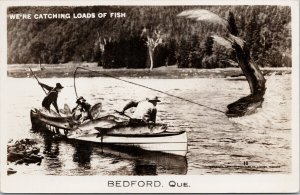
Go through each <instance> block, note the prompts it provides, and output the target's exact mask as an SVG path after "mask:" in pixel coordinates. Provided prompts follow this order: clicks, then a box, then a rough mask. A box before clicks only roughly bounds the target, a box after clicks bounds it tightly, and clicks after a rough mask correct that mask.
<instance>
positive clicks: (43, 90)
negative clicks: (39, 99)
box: [29, 66, 47, 95]
mask: <svg viewBox="0 0 300 195" xmlns="http://www.w3.org/2000/svg"><path fill="white" fill-rule="evenodd" d="M29 69H30V71H31V74H32V75H33V76H34V78H35V79H36V81H37V82H38V83H40V81H39V79H38V78H37V76H36V75H35V74H34V72H33V71H32V70H31V68H30V66H29ZM41 88H42V89H43V91H44V92H45V94H46V95H47V92H46V91H45V89H44V88H43V87H42V86H41Z"/></svg>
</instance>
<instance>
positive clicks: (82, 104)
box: [72, 96, 92, 123]
mask: <svg viewBox="0 0 300 195" xmlns="http://www.w3.org/2000/svg"><path fill="white" fill-rule="evenodd" d="M76 104H77V105H76V107H75V108H73V109H72V116H73V119H74V120H77V121H80V122H81V123H82V122H84V121H85V120H88V119H91V118H92V117H91V114H90V109H91V105H90V104H89V103H87V102H86V99H84V98H83V97H82V96H80V97H79V98H77V100H76Z"/></svg>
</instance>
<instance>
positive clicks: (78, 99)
mask: <svg viewBox="0 0 300 195" xmlns="http://www.w3.org/2000/svg"><path fill="white" fill-rule="evenodd" d="M80 100H82V101H86V100H85V99H84V98H83V97H82V96H80V97H79V98H77V100H76V103H78V102H79V101H80Z"/></svg>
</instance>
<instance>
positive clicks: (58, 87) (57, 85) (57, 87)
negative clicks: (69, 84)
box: [55, 83, 64, 89]
mask: <svg viewBox="0 0 300 195" xmlns="http://www.w3.org/2000/svg"><path fill="white" fill-rule="evenodd" d="M55 88H56V89H62V88H64V87H63V86H62V85H61V84H60V83H56V87H55Z"/></svg>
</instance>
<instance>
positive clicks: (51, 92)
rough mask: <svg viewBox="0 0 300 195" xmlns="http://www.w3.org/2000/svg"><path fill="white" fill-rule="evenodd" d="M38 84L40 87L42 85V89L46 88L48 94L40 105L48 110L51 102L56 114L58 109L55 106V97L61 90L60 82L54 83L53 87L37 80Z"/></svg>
mask: <svg viewBox="0 0 300 195" xmlns="http://www.w3.org/2000/svg"><path fill="white" fill-rule="evenodd" d="M39 85H41V87H43V88H44V89H46V90H48V94H47V95H46V97H45V98H44V100H43V102H42V106H43V107H44V108H45V109H46V110H48V111H49V112H50V106H51V104H53V106H54V108H55V110H56V112H57V114H59V109H58V106H57V98H58V93H59V92H61V90H62V89H63V88H64V87H63V86H62V85H61V84H60V83H56V86H55V87H50V86H48V85H46V84H44V83H41V82H39ZM50 113H51V112H50ZM59 115H60V114H59Z"/></svg>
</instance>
